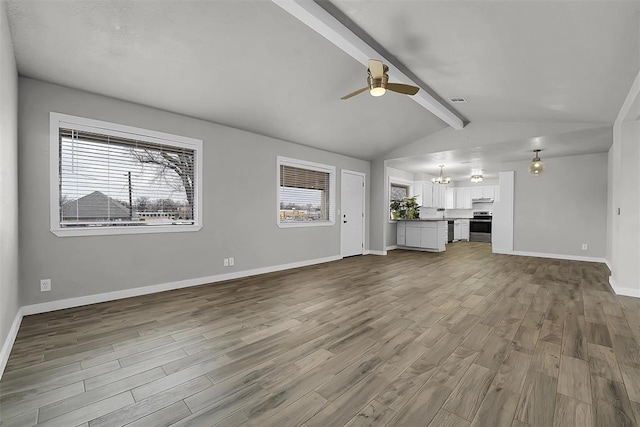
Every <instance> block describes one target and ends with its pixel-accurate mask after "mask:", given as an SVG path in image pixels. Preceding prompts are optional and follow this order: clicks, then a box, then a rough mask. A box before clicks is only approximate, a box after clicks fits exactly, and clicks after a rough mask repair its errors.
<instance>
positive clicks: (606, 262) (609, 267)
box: [604, 258, 613, 271]
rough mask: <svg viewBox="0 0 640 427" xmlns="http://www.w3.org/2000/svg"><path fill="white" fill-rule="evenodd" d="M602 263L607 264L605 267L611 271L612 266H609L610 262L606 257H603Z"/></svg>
mask: <svg viewBox="0 0 640 427" xmlns="http://www.w3.org/2000/svg"><path fill="white" fill-rule="evenodd" d="M604 263H605V264H607V268H608V269H609V271H613V268H611V263H610V262H609V260H608V259H606V258H605V259H604Z"/></svg>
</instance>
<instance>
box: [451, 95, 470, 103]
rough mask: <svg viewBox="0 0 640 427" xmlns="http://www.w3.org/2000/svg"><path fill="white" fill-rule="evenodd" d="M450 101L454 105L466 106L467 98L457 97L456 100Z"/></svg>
mask: <svg viewBox="0 0 640 427" xmlns="http://www.w3.org/2000/svg"><path fill="white" fill-rule="evenodd" d="M449 101H451V103H452V104H466V103H467V100H466V98H463V97H461V96H458V97H455V98H449Z"/></svg>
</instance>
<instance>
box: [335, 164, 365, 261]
mask: <svg viewBox="0 0 640 427" xmlns="http://www.w3.org/2000/svg"><path fill="white" fill-rule="evenodd" d="M345 174H350V175H358V176H361V177H362V234H361V235H362V255H365V254H366V252H367V251H366V249H365V247H364V245H365V243H366V239H365V230H366V219H367V212H366V206H367V192H366V189H367V174H366V173H364V172H357V171H352V170H348V169H342V170H341V173H340V215H339V216H340V256H341V257H342V258H344V254H343V253H342V247H343V245H342V239H343V238H344V233H343V232H342V230H343V227H344V222H343V221H342V215H343V214H342V211H343V209H342V208H343V206H344V195H345V191H343V190H344V185H345V184H344V182H345V180H344V179H343V178H344V175H345Z"/></svg>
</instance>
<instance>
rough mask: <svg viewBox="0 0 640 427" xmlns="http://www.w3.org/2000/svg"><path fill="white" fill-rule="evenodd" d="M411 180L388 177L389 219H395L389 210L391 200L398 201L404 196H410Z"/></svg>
mask: <svg viewBox="0 0 640 427" xmlns="http://www.w3.org/2000/svg"><path fill="white" fill-rule="evenodd" d="M412 187H413V182H412V181H409V180H406V179H402V178H395V177H391V176H390V177H389V204H388V206H389V220H390V221H395V220H394V217H393V211H392V210H391V202H394V201H400V200H402V199H404V198H405V197H411V195H412Z"/></svg>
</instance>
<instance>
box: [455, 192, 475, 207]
mask: <svg viewBox="0 0 640 427" xmlns="http://www.w3.org/2000/svg"><path fill="white" fill-rule="evenodd" d="M454 191H455V195H456V197H455V199H456V203H455V208H456V209H471V188H469V187H456V188H454Z"/></svg>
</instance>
